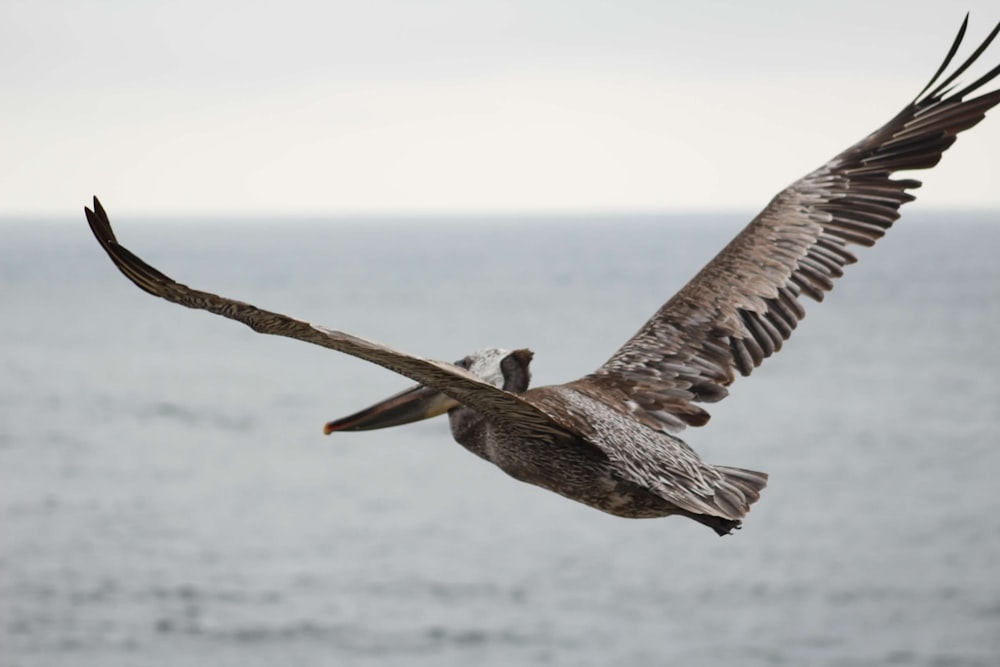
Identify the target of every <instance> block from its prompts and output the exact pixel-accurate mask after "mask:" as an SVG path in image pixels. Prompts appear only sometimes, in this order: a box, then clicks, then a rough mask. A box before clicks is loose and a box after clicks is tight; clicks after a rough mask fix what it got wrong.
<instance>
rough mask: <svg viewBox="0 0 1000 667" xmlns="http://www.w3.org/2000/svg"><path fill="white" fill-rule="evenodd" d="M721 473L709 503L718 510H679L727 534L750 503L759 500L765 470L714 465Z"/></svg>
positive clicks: (765, 484)
mask: <svg viewBox="0 0 1000 667" xmlns="http://www.w3.org/2000/svg"><path fill="white" fill-rule="evenodd" d="M714 468H715V469H716V470H717V471H718V472H719V473H721V474H722V480H721V481H720V482H719V483H718V484H717V485H716V487H715V496H714V497H713V498H712V505H713V506H714V507H715V508H716V509H718V511H719V513H718V514H716V515H713V514H696V513H693V512H681V514H684V515H685V516H687V517H689V518H691V519H694V520H695V521H697V522H698V523H701V524H704V525H706V526H708V527H709V528H711V529H712V530H714V531H715V532H716V533H717V534H719V535H729V534H730V533H731V532H732V531H733V530H738V529H739V528H740V526H741V521H740V519H742V518H743V517H744V516H746V514H747V512H749V511H750V506H751V505H753V504H754V503H755V502H757V501H758V500H760V492H761V491H762V490H763V489H764V487H765V486H767V473H763V472H757V471H756V470H745V469H743V468H729V467H727V466H714Z"/></svg>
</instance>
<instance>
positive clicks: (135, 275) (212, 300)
mask: <svg viewBox="0 0 1000 667" xmlns="http://www.w3.org/2000/svg"><path fill="white" fill-rule="evenodd" d="M967 24H968V16H966V19H965V21H964V22H963V23H962V27H961V29H960V30H959V33H958V35H957V37H956V38H955V40H954V42H953V44H952V46H951V48H950V50H949V51H948V54H947V56H946V57H945V59H944V62H943V63H942V65H941V67H940V68H939V69H938V71H937V72H936V73H935V74H934V76H933V77H931V81H930V83H928V84H927V86H926V87H925V88H924V89H923V90H922V91H921V92H920V93H919V94H918V95H917V96H916V98H914V100H913V101H912V102H910V103H909V104H907V105H906V106H905V107H904V108H903V109H902V111H900V112H899V113H898V114H897V115H896V116H895V117H894V118H893V119H892V120H890V121H889V122H888V123H886V124H885V125H883V126H882V127H881V128H879V129H878V130H876V131H875V132H874V133H872V134H870V135H868V136H867V137H865V138H864V139H862V140H861V141H859V142H858V143H856V144H854V145H853V146H851V147H850V148H848V149H847V150H845V151H843V152H842V153H840V154H839V155H837V156H836V157H834V158H833V159H832V160H830V161H829V162H827V163H826V164H824V165H822V166H821V167H819V168H818V169H816V170H815V171H813V172H811V173H809V174H807V175H806V176H804V177H802V178H801V179H799V180H797V181H795V182H794V183H792V184H791V185H790V186H788V187H787V188H785V189H784V190H782V191H781V192H779V193H778V195H777V196H776V197H775V198H774V199H772V200H771V202H770V203H769V204H768V205H767V207H765V208H764V210H763V211H761V213H760V214H759V215H758V216H757V217H756V218H754V219H753V221H752V222H750V224H749V225H748V226H747V227H746V228H744V229H743V230H742V231H741V232H740V233H739V234H738V235H737V236H736V238H735V239H733V241H732V242H731V243H730V244H729V245H727V246H726V247H725V248H724V249H723V250H722V251H721V252H720V253H719V254H718V255H717V256H716V257H715V258H714V259H713V260H712V261H711V262H709V263H708V265H706V266H705V267H704V268H703V269H702V270H701V271H700V272H699V273H698V274H697V275H696V276H695V277H694V278H693V279H692V280H691V281H690V282H689V283H688V284H687V285H685V286H684V287H683V288H682V289H681V290H680V291H679V292H678V293H677V294H676V295H674V297H673V298H671V299H670V300H669V301H668V302H667V303H666V304H665V305H663V306H662V307H661V308H660V309H659V310H658V311H657V312H656V313H655V314H654V315H653V317H652V318H651V319H650V320H649V321H648V322H646V323H645V324H644V325H643V326H642V328H640V329H639V331H638V332H637V333H636V334H635V335H634V336H633V337H632V338H631V339H629V340H628V341H627V342H626V343H625V344H624V345H623V346H622V347H621V349H619V350H618V351H617V352H616V353H615V354H614V355H613V356H612V357H611V358H610V359H609V360H608V361H607V362H605V363H604V364H603V365H602V366H600V367H599V368H598V369H597V370H595V371H594V372H593V373H591V374H589V375H587V376H586V377H583V378H580V379H578V380H574V381H572V382H568V383H566V384H562V385H556V386H547V387H538V388H534V389H529V388H528V383H529V380H530V373H529V369H528V367H529V364H530V362H531V359H532V353H531V352H530V351H528V350H526V349H518V350H513V351H507V350H502V349H499V348H489V349H485V350H481V351H479V352H476V353H474V354H471V355H469V356H467V357H465V358H464V359H462V360H461V361H459V362H457V363H444V362H440V361H434V360H431V359H425V358H421V357H418V356H414V355H411V354H407V353H405V352H400V351H398V350H395V349H392V348H390V347H387V346H385V345H382V344H379V343H375V342H372V341H369V340H365V339H364V338H359V337H357V336H352V335H351V334H347V333H343V332H340V331H334V330H331V329H327V328H326V327H323V326H319V325H315V324H310V323H308V322H304V321H302V320H298V319H295V318H292V317H289V316H287V315H282V314H279V313H275V312H270V311H267V310H263V309H260V308H257V307H256V306H252V305H250V304H248V303H243V302H240V301H235V300H233V299H228V298H225V297H221V296H218V295H215V294H211V293H209V292H202V291H199V290H196V289H192V288H190V287H187V286H186V285H182V284H180V283H177V282H175V281H174V280H172V279H171V278H168V277H167V276H166V275H164V274H163V273H160V272H159V271H158V270H156V269H154V268H153V267H151V266H149V265H148V264H146V263H145V262H144V261H142V260H141V259H139V258H138V257H136V256H135V255H134V254H132V253H131V252H130V251H129V250H127V249H126V248H125V247H124V246H122V245H120V244H119V243H118V240H117V239H116V238H115V234H114V232H113V231H112V229H111V225H110V223H109V222H108V217H107V215H106V214H105V212H104V209H103V208H102V207H101V204H100V203H99V202H98V201H97V198H96V197H95V198H94V209H93V210H90V209H86V214H87V220H88V221H89V223H90V228H91V230H92V231H93V233H94V235H95V236H96V237H97V240H98V241H99V242H100V244H101V246H102V247H103V248H104V250H105V251H106V252H107V253H108V255H109V256H110V257H111V260H112V261H113V262H114V264H115V266H117V267H118V269H119V270H121V272H122V273H124V274H125V275H126V276H127V277H128V278H129V279H130V280H131V281H132V282H134V283H135V284H136V285H137V286H139V287H140V288H141V289H143V290H145V291H147V292H149V293H150V294H153V295H155V296H159V297H162V298H164V299H167V300H168V301H172V302H174V303H178V304H180V305H182V306H187V307H189V308H199V309H202V310H207V311H209V312H212V313H215V314H217V315H222V316H224V317H228V318H230V319H234V320H237V321H239V322H243V323H244V324H246V325H248V326H250V327H251V328H252V329H254V330H255V331H258V332H260V333H266V334H275V335H279V336H287V337H289V338H295V339H298V340H303V341H306V342H309V343H313V344H316V345H322V346H324V347H328V348H330V349H333V350H337V351H339V352H345V353H347V354H351V355H354V356H356V357H360V358H362V359H365V360H367V361H370V362H372V363H375V364H379V365H381V366H384V367H386V368H388V369H390V370H392V371H395V372H396V373H399V374H401V375H404V376H407V377H409V378H410V379H412V380H415V381H416V382H418V383H419V384H418V386H416V387H415V388H413V389H409V390H407V391H404V392H402V393H400V394H396V395H395V396H392V397H391V398H389V399H387V400H385V401H383V402H381V403H378V404H376V405H373V406H371V407H369V408H367V409H365V410H362V411H361V412H358V413H356V414H353V415H351V416H349V417H345V418H343V419H339V420H337V421H332V422H329V423H328V424H327V425H326V428H325V431H326V433H331V432H333V431H347V430H354V431H361V430H366V429H376V428H383V427H386V426H395V425H399V424H405V423H407V422H411V421H415V420H418V419H422V418H425V417H431V416H434V415H438V414H442V413H445V412H447V413H448V416H449V419H450V422H451V431H452V434H453V436H454V438H455V440H457V441H458V442H459V443H460V444H462V445H463V446H464V447H466V448H467V449H469V450H470V451H471V452H473V453H474V454H477V455H478V456H480V457H482V458H484V459H486V460H488V461H491V462H492V463H494V464H496V465H497V466H498V467H499V468H500V469H502V470H503V471H504V472H506V473H508V474H509V475H511V476H512V477H515V478H517V479H519V480H522V481H525V482H528V483H531V484H536V485H538V486H541V487H544V488H546V489H549V490H551V491H555V492H556V493H559V494H562V495H563V496H566V497H568V498H571V499H572V500H576V501H579V502H582V503H585V504H587V505H590V506H591V507H594V508H597V509H599V510H603V511H605V512H608V513H610V514H614V515H617V516H623V517H634V518H641V517H661V516H669V515H673V514H679V515H682V516H686V517H689V518H691V519H694V520H696V521H698V522H700V523H703V524H705V525H707V526H709V527H711V528H712V529H713V530H715V531H716V532H717V533H718V534H720V535H725V534H728V533H729V532H730V531H731V530H732V529H734V528H739V527H740V525H741V519H742V518H743V517H744V516H745V515H746V513H747V512H748V511H749V509H750V506H751V505H752V504H753V503H754V502H756V501H757V500H758V498H759V497H760V492H761V490H762V489H763V488H764V486H765V485H766V483H767V475H766V474H764V473H761V472H754V471H750V470H743V469H740V468H730V467H724V466H716V465H710V464H708V463H705V462H703V461H702V460H701V458H700V457H699V456H698V455H697V454H696V453H695V452H694V451H693V450H692V449H691V448H690V447H688V445H687V444H685V443H684V442H683V441H682V440H680V439H679V438H678V437H677V436H676V433H677V432H679V431H680V430H681V429H683V428H685V427H686V426H701V425H703V424H705V423H706V422H707V421H708V418H709V415H708V413H707V412H706V411H705V409H704V408H703V407H702V404H705V403H713V402H715V401H718V400H720V399H722V398H724V397H725V396H726V394H727V389H726V388H727V387H728V386H729V385H730V384H732V382H733V380H734V379H735V377H736V374H737V373H740V374H742V375H749V374H750V373H751V372H752V371H753V369H754V368H756V367H757V366H759V365H760V364H761V362H762V361H764V359H766V358H768V357H769V356H771V355H772V354H774V353H775V352H777V351H778V350H780V349H781V345H782V343H783V342H784V341H785V340H786V339H787V338H788V337H789V336H791V334H792V331H793V330H794V329H795V327H796V325H797V324H798V322H799V320H801V319H802V318H803V317H804V315H805V311H804V309H803V305H802V297H803V296H807V297H810V298H812V299H814V300H816V301H822V299H823V296H824V293H825V292H827V291H828V290H830V289H831V288H832V287H833V281H834V279H835V278H839V277H840V276H841V275H842V273H843V269H844V267H845V266H846V265H848V264H852V263H853V262H854V261H855V257H854V255H853V254H852V252H851V250H850V249H849V246H852V245H859V246H871V245H873V244H874V243H875V242H876V241H877V240H878V239H879V238H881V237H882V235H883V234H885V232H886V230H887V229H888V228H889V227H890V226H891V225H892V223H893V222H894V221H895V220H896V219H897V218H898V217H899V207H900V206H901V205H902V204H904V203H906V202H908V201H911V200H912V199H913V198H914V197H913V195H911V194H909V193H908V191H909V190H912V189H914V188H916V187H918V186H919V185H920V182H919V181H916V180H913V179H892V178H890V176H891V175H892V174H893V173H894V172H897V171H908V170H913V169H928V168H930V167H933V166H934V165H936V164H937V163H938V160H940V159H941V155H942V153H943V152H944V151H945V150H947V149H948V147H949V146H951V144H952V143H953V142H954V141H955V138H956V135H957V134H958V133H959V132H962V131H964V130H967V129H969V128H970V127H972V126H974V125H976V124H977V123H978V122H979V121H980V120H982V119H983V117H984V115H985V113H986V111H987V110H988V109H990V108H991V107H993V106H995V105H996V104H997V103H998V102H1000V90H994V91H991V92H985V93H982V92H980V93H979V94H978V95H977V96H973V94H974V93H977V91H980V89H981V88H982V87H983V86H984V85H986V84H987V83H989V82H990V81H992V80H993V79H994V78H995V77H996V76H997V75H998V73H1000V65H998V66H996V67H994V68H993V69H991V70H990V71H989V72H988V73H986V74H985V75H983V76H981V77H980V78H979V79H977V80H975V81H974V82H972V83H971V84H968V85H966V86H964V87H959V86H958V84H957V83H956V81H957V78H958V77H959V76H960V75H961V74H962V73H964V72H965V71H966V69H967V68H968V67H969V66H970V65H971V64H972V63H974V62H975V61H976V60H977V59H978V58H979V57H980V56H981V55H982V53H983V52H984V51H985V49H986V48H987V46H988V45H989V44H990V43H991V42H992V41H993V39H994V38H995V37H996V35H997V33H998V32H1000V25H997V27H996V28H994V29H993V31H992V32H991V33H990V34H989V36H988V37H987V38H986V40H985V41H984V42H983V43H982V45H981V46H979V48H977V49H976V50H975V51H974V52H973V53H972V54H971V55H970V56H969V57H968V59H967V60H966V61H965V62H963V63H962V64H961V65H960V66H958V67H957V68H955V69H954V71H953V72H951V73H950V74H947V75H946V72H947V70H948V68H949V65H950V64H951V62H952V60H953V58H954V56H955V54H956V52H957V50H958V48H959V46H960V44H961V42H962V39H963V37H964V35H965V31H966V26H967Z"/></svg>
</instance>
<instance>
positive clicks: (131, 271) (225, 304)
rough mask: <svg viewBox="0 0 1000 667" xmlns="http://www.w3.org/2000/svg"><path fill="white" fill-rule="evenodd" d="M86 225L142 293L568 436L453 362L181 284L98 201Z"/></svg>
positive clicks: (512, 421)
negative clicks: (119, 229) (141, 251)
mask: <svg viewBox="0 0 1000 667" xmlns="http://www.w3.org/2000/svg"><path fill="white" fill-rule="evenodd" d="M84 211H85V212H86V214H87V221H88V222H89V223H90V229H91V231H93V233H94V236H95V237H96V238H97V240H98V241H99V242H100V244H101V247H102V248H104V250H105V252H107V253H108V256H109V257H110V258H111V261H112V262H114V264H115V266H117V267H118V270H119V271H121V272H122V273H123V274H125V277H127V278H128V279H129V280H131V281H132V282H133V283H135V284H136V286H138V287H139V288H140V289H142V290H144V291H146V292H148V293H150V294H152V295H153V296H158V297H161V298H163V299H166V300H167V301H171V302H173V303H177V304H180V305H182V306H186V307H188V308H196V309H200V310H207V311H208V312H210V313H215V314H216V315H222V316H223V317H228V318H229V319H231V320H236V321H237V322H242V323H243V324H246V325H247V326H248V327H250V328H251V329H253V330H254V331H256V332H258V333H264V334H273V335H275V336H285V337H287V338H294V339H296V340H302V341H305V342H307V343H312V344H314V345H321V346H323V347H327V348H330V349H331V350H337V351H338V352H344V353H346V354H350V355H352V356H355V357H359V358H361V359H364V360H365V361H370V362H372V363H374V364H378V365H379V366H384V367H385V368H388V369H389V370H391V371H394V372H396V373H399V374H400V375H405V376H406V377H409V378H411V379H413V380H416V381H417V382H419V383H421V384H424V385H427V386H430V387H434V388H435V389H437V390H439V391H441V392H443V393H445V394H447V395H448V396H451V397H452V398H454V399H455V400H457V401H459V402H461V403H463V404H465V405H468V406H470V407H472V408H475V409H476V410H477V411H479V412H481V413H483V414H486V415H489V416H490V417H491V418H492V419H493V420H495V421H496V422H497V423H499V424H502V425H503V426H504V428H506V429H507V430H508V431H509V432H511V433H514V434H518V435H521V436H523V437H524V438H526V439H545V438H551V437H556V436H559V435H565V434H566V433H567V430H566V429H565V428H564V427H563V426H561V425H560V424H559V423H558V422H557V421H556V420H555V419H554V418H553V417H551V416H550V415H548V414H546V413H545V412H544V411H542V410H541V409H540V408H538V407H535V406H533V405H531V404H529V403H527V402H525V401H524V400H523V399H521V398H520V397H519V396H517V395H515V394H511V393H508V392H506V391H503V390H502V389H498V388H496V387H494V386H493V385H491V384H488V383H486V382H483V381H482V380H480V379H479V378H477V377H476V376H474V375H472V374H471V373H469V372H468V371H466V370H465V369H463V368H459V367H458V366H455V365H453V364H449V363H445V362H440V361H434V360H431V359H424V358H422V357H417V356H414V355H412V354H407V353H406V352H400V351H399V350H394V349H392V348H390V347H387V346H385V345H382V344H380V343H376V342H373V341H370V340H366V339H364V338H359V337H358V336H352V335H351V334H347V333H343V332H341V331H333V330H332V329H327V328H326V327H322V326H319V325H315V324H310V323H309V322H305V321H303V320H298V319H295V318H294V317H289V316H288V315H282V314H281V313H274V312H271V311H268V310H264V309H262V308H257V307H256V306H252V305H250V304H249V303H243V302H242V301H236V300H234V299H227V298H226V297H222V296H219V295H217V294H212V293H211V292H202V291H200V290H196V289H192V288H190V287H188V286H187V285H182V284H181V283H178V282H176V281H175V280H173V279H171V278H169V277H168V276H166V275H164V274H163V273H161V272H159V271H158V270H156V269H154V268H153V267H152V266H150V265H149V264H147V263H146V262H144V261H142V260H141V259H139V258H138V257H136V256H135V255H134V254H133V253H132V252H131V251H129V250H128V249H127V248H125V247H124V246H122V245H120V244H119V243H118V239H117V238H115V233H114V231H113V230H112V229H111V223H110V222H109V220H108V216H107V214H106V213H105V212H104V208H103V207H102V206H101V203H100V202H99V201H98V200H97V197H94V210H90V209H84Z"/></svg>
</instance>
